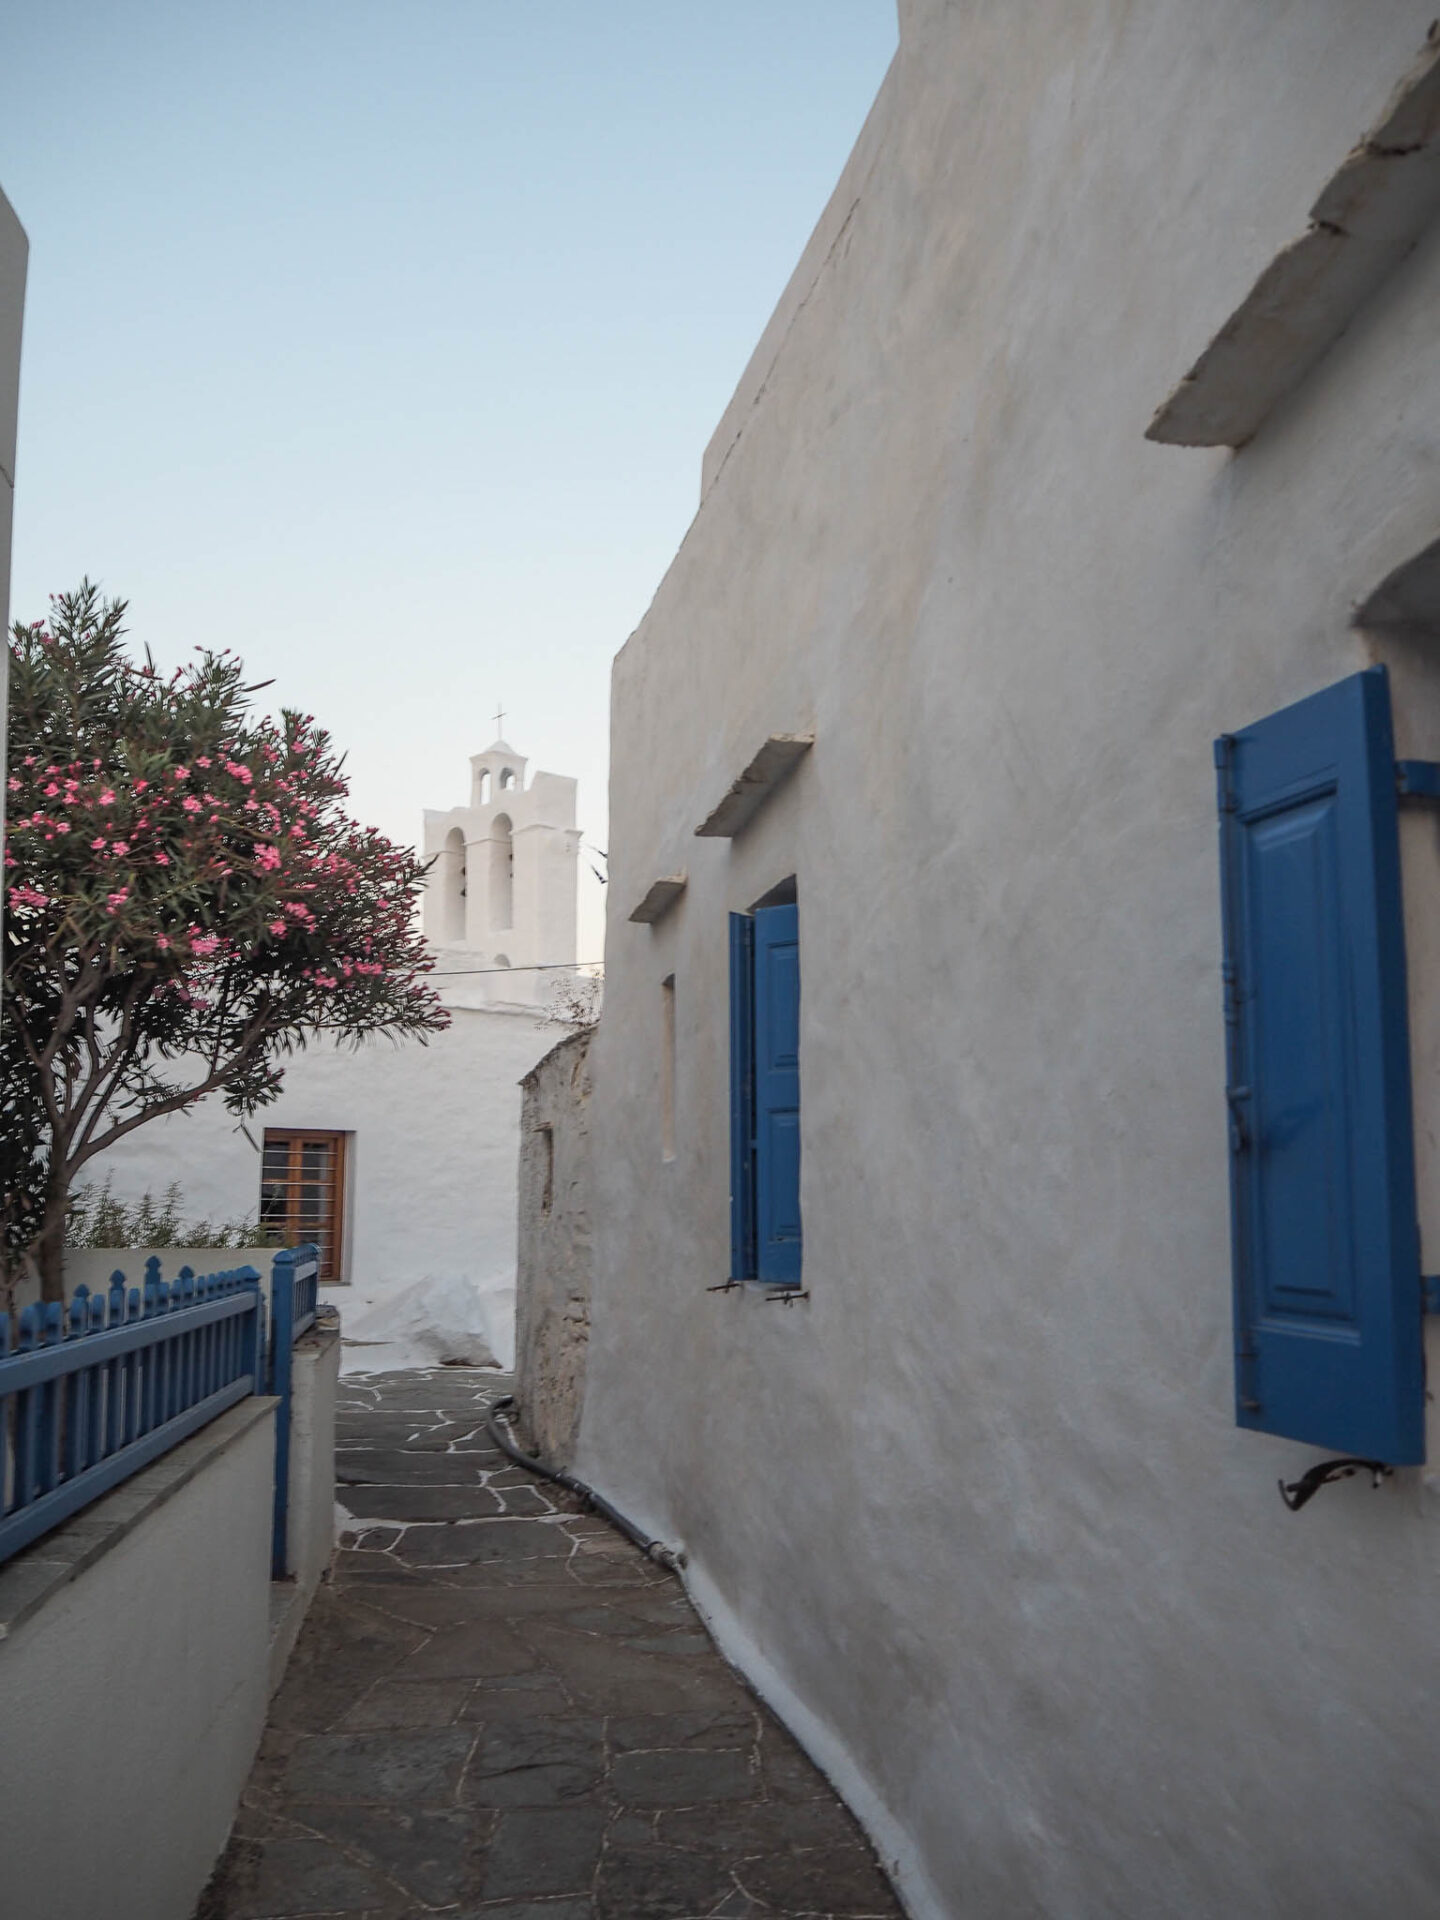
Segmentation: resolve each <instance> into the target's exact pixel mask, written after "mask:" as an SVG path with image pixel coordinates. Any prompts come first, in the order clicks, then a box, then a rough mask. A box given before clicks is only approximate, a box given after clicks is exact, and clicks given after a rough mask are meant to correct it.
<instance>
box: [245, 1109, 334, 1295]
mask: <svg viewBox="0 0 1440 1920" xmlns="http://www.w3.org/2000/svg"><path fill="white" fill-rule="evenodd" d="M348 1140H349V1136H348V1135H347V1134H344V1133H322V1132H319V1131H316V1130H313V1129H297V1128H287V1127H267V1128H266V1129H265V1141H264V1146H263V1148H262V1149H261V1156H260V1225H261V1226H262V1227H263V1228H264V1229H265V1230H266V1232H267V1234H269V1235H270V1236H271V1237H272V1238H276V1239H278V1240H279V1241H280V1242H281V1244H282V1245H284V1246H287V1247H294V1246H303V1245H305V1244H306V1243H308V1242H311V1241H313V1242H314V1243H315V1245H316V1246H318V1247H319V1249H320V1279H321V1282H322V1284H326V1285H329V1284H332V1283H333V1282H335V1281H337V1280H339V1279H340V1277H341V1273H342V1271H343V1267H344V1251H345V1249H344V1231H345V1159H346V1147H347V1144H348Z"/></svg>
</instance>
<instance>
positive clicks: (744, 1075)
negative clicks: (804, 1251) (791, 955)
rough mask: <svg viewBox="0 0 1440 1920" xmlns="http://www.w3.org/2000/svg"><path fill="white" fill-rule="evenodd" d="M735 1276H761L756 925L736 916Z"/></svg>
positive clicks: (732, 1080) (732, 1008) (733, 1043)
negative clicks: (757, 1219) (758, 1244)
mask: <svg viewBox="0 0 1440 1920" xmlns="http://www.w3.org/2000/svg"><path fill="white" fill-rule="evenodd" d="M730 1278H731V1279H732V1280H753V1279H754V1278H755V922H754V921H753V920H752V919H751V918H750V915H749V914H748V913H732V914H731V916H730Z"/></svg>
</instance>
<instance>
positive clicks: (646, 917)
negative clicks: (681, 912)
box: [630, 873, 688, 927]
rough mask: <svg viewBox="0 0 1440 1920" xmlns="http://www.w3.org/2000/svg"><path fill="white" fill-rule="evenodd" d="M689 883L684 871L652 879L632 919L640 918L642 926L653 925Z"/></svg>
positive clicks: (662, 916)
mask: <svg viewBox="0 0 1440 1920" xmlns="http://www.w3.org/2000/svg"><path fill="white" fill-rule="evenodd" d="M687 884H688V882H687V878H686V875H684V874H683V873H675V874H671V875H670V876H669V878H668V879H665V880H652V881H651V883H650V890H649V892H648V893H647V894H646V895H645V898H644V899H643V900H642V901H641V902H640V904H639V906H638V907H636V909H635V911H634V912H633V913H632V914H631V916H630V918H631V919H632V920H638V921H639V923H640V925H641V926H642V927H653V926H654V924H655V922H656V921H657V920H660V919H663V918H664V916H665V915H666V914H667V913H668V912H669V911H670V909H671V907H673V906H674V904H675V902H676V901H677V900H678V899H679V898H680V896H681V894H682V893H683V892H684V891H685V888H686V885H687Z"/></svg>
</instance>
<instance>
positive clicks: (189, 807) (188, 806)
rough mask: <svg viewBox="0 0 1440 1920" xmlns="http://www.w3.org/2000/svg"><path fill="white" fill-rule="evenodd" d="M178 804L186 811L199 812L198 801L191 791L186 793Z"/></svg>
mask: <svg viewBox="0 0 1440 1920" xmlns="http://www.w3.org/2000/svg"><path fill="white" fill-rule="evenodd" d="M180 804H181V806H182V807H183V808H184V809H185V811H186V813H199V811H200V802H199V801H198V800H197V799H196V798H195V796H194V794H193V793H187V794H186V796H185V798H184V799H183V800H182V801H181V802H180Z"/></svg>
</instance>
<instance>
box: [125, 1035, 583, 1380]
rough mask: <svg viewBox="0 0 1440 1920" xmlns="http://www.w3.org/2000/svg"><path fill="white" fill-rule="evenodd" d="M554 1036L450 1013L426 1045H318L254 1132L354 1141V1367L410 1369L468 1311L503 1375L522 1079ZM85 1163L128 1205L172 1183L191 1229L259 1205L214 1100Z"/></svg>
mask: <svg viewBox="0 0 1440 1920" xmlns="http://www.w3.org/2000/svg"><path fill="white" fill-rule="evenodd" d="M560 1031H561V1029H559V1028H556V1027H554V1026H553V1025H551V1024H548V1023H545V1022H543V1021H542V1020H541V1019H540V1018H539V1017H538V1016H537V1014H536V1013H535V1012H534V1011H533V1010H530V1009H522V1010H513V1011H505V1010H501V1009H490V1010H486V1011H476V1010H467V1009H456V1010H454V1011H453V1014H452V1024H451V1026H450V1027H449V1028H448V1029H447V1030H446V1031H445V1032H444V1033H441V1034H438V1035H436V1036H435V1038H434V1039H432V1040H431V1042H430V1044H429V1045H428V1046H424V1047H422V1046H419V1045H416V1044H414V1043H413V1042H409V1043H404V1044H401V1045H398V1046H397V1045H393V1044H392V1043H391V1042H390V1041H388V1040H376V1041H371V1042H369V1043H367V1044H366V1045H365V1046H363V1047H361V1048H359V1049H358V1050H355V1049H346V1048H336V1047H332V1046H328V1045H327V1046H323V1047H310V1048H308V1049H307V1050H306V1051H305V1052H304V1053H302V1054H297V1055H296V1056H295V1058H294V1059H293V1060H291V1061H290V1062H289V1063H288V1064H287V1066H286V1070H285V1087H284V1091H283V1092H282V1094H281V1096H280V1098H279V1099H278V1100H277V1101H276V1102H275V1104H274V1105H273V1106H271V1107H267V1108H266V1109H265V1110H264V1112H263V1113H261V1114H257V1115H256V1116H255V1117H254V1119H253V1120H251V1121H250V1122H248V1125H249V1129H250V1133H251V1134H252V1135H253V1137H254V1139H255V1141H257V1142H258V1141H259V1140H260V1139H261V1137H262V1134H263V1130H264V1128H265V1127H266V1126H272V1127H318V1128H326V1129H337V1130H341V1131H345V1132H348V1133H350V1134H351V1135H352V1136H353V1137H352V1139H351V1141H350V1148H349V1159H348V1164H347V1169H346V1180H347V1200H346V1204H347V1213H348V1220H347V1232H346V1245H347V1249H348V1259H347V1266H346V1278H347V1279H348V1281H349V1282H350V1287H349V1290H348V1291H347V1292H345V1293H344V1294H343V1295H341V1296H340V1301H341V1309H342V1316H343V1319H344V1322H345V1335H346V1338H347V1340H348V1339H351V1338H352V1337H358V1338H365V1339H367V1340H368V1339H375V1340H377V1341H378V1342H380V1343H381V1344H378V1345H376V1346H375V1347H373V1348H366V1349H359V1348H357V1349H347V1354H348V1355H349V1358H348V1359H347V1364H350V1362H351V1361H359V1360H364V1359H367V1358H373V1359H375V1360H377V1361H378V1362H379V1363H380V1364H385V1363H386V1362H387V1361H388V1362H389V1363H391V1364H395V1363H396V1362H397V1359H398V1360H399V1362H400V1363H403V1362H404V1360H405V1358H406V1357H407V1354H408V1353H409V1351H410V1350H409V1349H407V1347H406V1345H405V1342H406V1340H407V1338H408V1337H409V1336H410V1335H413V1334H415V1333H416V1332H421V1333H423V1332H424V1330H425V1329H426V1328H429V1329H431V1331H432V1332H435V1333H437V1335H438V1334H439V1333H443V1332H444V1327H443V1326H440V1325H439V1323H440V1322H445V1323H446V1324H448V1323H449V1322H450V1321H452V1320H454V1319H455V1318H456V1317H457V1316H458V1315H463V1313H465V1312H466V1311H470V1310H471V1309H472V1308H473V1313H474V1317H475V1325H474V1326H473V1327H472V1328H470V1329H469V1331H470V1332H472V1333H474V1334H476V1335H478V1336H481V1337H483V1339H484V1340H485V1341H486V1342H487V1343H488V1345H489V1347H490V1349H491V1351H492V1352H493V1354H494V1355H495V1357H496V1358H497V1359H498V1360H500V1362H501V1363H502V1364H504V1365H509V1364H510V1362H511V1360H512V1358H513V1348H514V1302H515V1183H516V1154H517V1148H518V1143H519V1126H520V1080H521V1077H522V1075H524V1074H525V1073H526V1072H528V1070H529V1069H530V1068H531V1067H532V1066H533V1065H534V1064H535V1062H536V1060H538V1059H539V1058H540V1056H541V1055H542V1054H543V1053H545V1052H546V1051H547V1049H548V1048H549V1047H550V1046H552V1045H553V1044H554V1042H555V1039H556V1038H557V1037H558V1034H559V1033H560ZM91 1164H92V1169H93V1171H92V1174H91V1177H92V1178H94V1179H96V1180H100V1179H103V1178H104V1177H105V1176H106V1175H107V1174H108V1175H109V1176H110V1177H111V1179H112V1181H113V1185H114V1191H115V1192H116V1193H117V1194H123V1195H126V1196H130V1197H138V1195H139V1194H140V1193H142V1192H143V1191H144V1190H145V1189H146V1188H149V1189H150V1190H151V1191H153V1192H155V1193H157V1194H158V1193H159V1192H161V1191H162V1190H163V1189H164V1188H165V1187H166V1186H167V1185H168V1184H169V1183H170V1182H171V1181H172V1180H178V1181H179V1183H180V1186H181V1189H182V1191H183V1193H184V1196H185V1206H186V1211H187V1213H189V1214H192V1215H193V1214H203V1215H205V1216H207V1217H209V1218H212V1219H213V1218H227V1217H234V1216H237V1215H240V1214H250V1215H252V1216H253V1214H254V1213H255V1210H256V1208H257V1206H258V1204H259V1198H260V1156H259V1153H258V1152H257V1151H256V1149H255V1147H254V1146H252V1145H251V1142H250V1140H249V1139H247V1138H246V1136H245V1134H244V1133H242V1132H240V1131H238V1130H237V1123H236V1122H235V1120H234V1119H233V1118H232V1117H231V1116H230V1115H229V1114H228V1113H226V1111H225V1109H224V1107H223V1106H222V1105H221V1104H220V1102H219V1101H218V1100H215V1099H210V1100H206V1101H202V1102H201V1104H200V1105H199V1107H197V1108H196V1109H195V1110H194V1111H193V1112H191V1113H189V1114H186V1115H183V1116H181V1117H179V1118H175V1119H167V1120H160V1121H156V1122H154V1123H152V1124H151V1125H149V1126H146V1127H141V1128H138V1129H137V1130H136V1131H135V1132H134V1133H133V1134H131V1135H129V1136H128V1137H127V1138H126V1139H124V1140H122V1141H120V1142H119V1143H118V1144H117V1145H116V1146H115V1147H113V1148H111V1149H110V1150H109V1151H108V1152H107V1153H105V1154H103V1155H100V1156H98V1157H97V1158H96V1160H95V1161H94V1162H92V1163H91ZM401 1295H404V1296H406V1297H405V1299H404V1300H402V1301H400V1303H399V1305H398V1307H397V1306H396V1305H395V1303H396V1301H397V1298H398V1297H399V1296H401ZM462 1330H463V1329H462ZM433 1357H434V1358H439V1357H441V1356H440V1355H439V1354H438V1353H437V1354H436V1355H435V1356H433Z"/></svg>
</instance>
